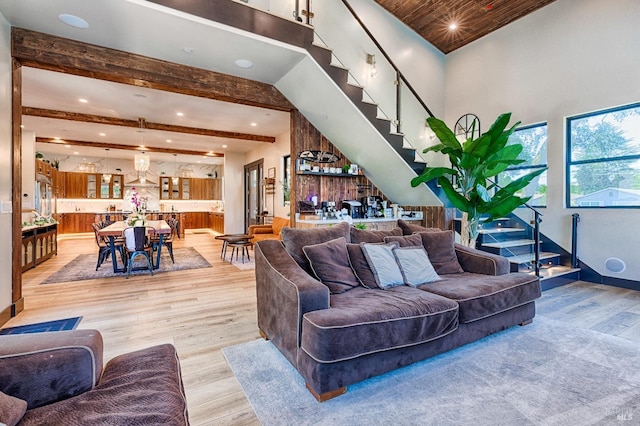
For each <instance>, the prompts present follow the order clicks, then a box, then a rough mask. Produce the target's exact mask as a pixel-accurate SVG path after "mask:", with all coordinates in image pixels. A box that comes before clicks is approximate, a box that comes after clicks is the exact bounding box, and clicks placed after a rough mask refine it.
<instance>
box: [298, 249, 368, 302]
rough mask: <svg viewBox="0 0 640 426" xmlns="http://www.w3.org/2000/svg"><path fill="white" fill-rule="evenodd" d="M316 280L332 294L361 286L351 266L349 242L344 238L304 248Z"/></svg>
mask: <svg viewBox="0 0 640 426" xmlns="http://www.w3.org/2000/svg"><path fill="white" fill-rule="evenodd" d="M302 251H303V252H304V254H305V256H306V257H307V259H308V260H309V264H310V266H311V269H312V270H313V273H314V274H315V276H316V278H318V280H320V282H321V283H322V284H324V285H326V286H327V287H329V291H330V292H331V294H337V293H342V292H344V291H347V290H351V289H352V288H353V287H358V286H360V282H359V281H358V278H357V277H356V275H355V273H354V272H353V270H352V269H351V265H350V264H349V254H348V253H347V240H345V239H344V237H340V238H336V239H335V240H330V241H327V242H326V243H320V244H314V245H311V246H305V247H303V248H302Z"/></svg>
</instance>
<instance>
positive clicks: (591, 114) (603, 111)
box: [565, 102, 640, 209]
mask: <svg viewBox="0 0 640 426" xmlns="http://www.w3.org/2000/svg"><path fill="white" fill-rule="evenodd" d="M636 108H640V102H634V103H631V104H625V105H619V106H615V107H610V108H604V109H600V110H596V111H591V112H585V113H582V114H578V115H572V116H568V117H566V118H565V140H566V143H565V147H566V150H567V152H566V155H565V208H567V209H638V208H640V206H616V205H611V206H595V205H594V206H585V205H571V167H572V166H581V165H588V164H596V163H608V162H615V161H629V160H640V153H638V154H634V155H623V156H618V157H607V158H605V157H601V158H598V159H593V158H592V159H588V160H577V161H573V151H572V149H571V123H572V122H573V121H575V120H581V119H584V118H589V117H594V116H598V115H606V114H609V113H613V112H618V111H624V110H628V109H636Z"/></svg>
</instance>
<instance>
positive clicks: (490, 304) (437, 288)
mask: <svg viewBox="0 0 640 426" xmlns="http://www.w3.org/2000/svg"><path fill="white" fill-rule="evenodd" d="M440 278H442V280H441V281H437V282H432V283H429V284H427V285H423V286H420V287H419V288H420V289H421V290H424V291H428V292H430V293H435V294H438V295H440V296H444V297H446V298H448V299H451V300H455V301H456V302H458V304H459V305H460V323H463V324H464V323H469V322H473V321H477V320H480V319H482V318H486V317H488V316H491V315H494V314H496V313H499V312H503V311H506V310H508V309H511V308H514V307H516V306H520V305H524V304H525V303H529V302H531V301H532V300H535V299H537V298H538V297H540V294H541V293H540V282H539V281H538V278H537V277H536V276H534V275H529V274H525V273H520V272H516V273H511V274H505V275H498V276H487V275H482V274H474V273H471V272H464V273H462V274H448V275H440Z"/></svg>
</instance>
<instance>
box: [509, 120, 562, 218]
mask: <svg viewBox="0 0 640 426" xmlns="http://www.w3.org/2000/svg"><path fill="white" fill-rule="evenodd" d="M543 126H544V127H546V128H547V142H546V144H547V147H546V152H547V154H548V152H549V123H548V122H547V121H541V122H539V123H533V124H527V125H525V126H520V127H517V128H516V129H515V130H514V131H513V133H516V132H518V131H522V130H529V129H533V128H536V127H543ZM512 136H513V135H512ZM508 145H509V143H508V142H507V146H508ZM548 167H549V162H548V155H547V158H545V162H544V164H539V165H526V166H511V167H508V168H507V169H506V170H505V171H504V172H502V173H505V172H512V171H519V170H530V171H534V170H537V169H544V168H547V172H548V171H549V169H548ZM502 173H500V174H502ZM498 184H500V176H498ZM548 187H549V184H548V180H547V188H548ZM534 195H535V192H534ZM532 198H533V197H532ZM530 202H531V200H529V202H528V203H527V204H529V205H530V206H531V207H533V208H536V209H544V208H546V207H547V199H546V197H545V203H544V205H540V206H535V205H533V204H530ZM522 207H527V206H525V205H521V206H519V207H518V208H522Z"/></svg>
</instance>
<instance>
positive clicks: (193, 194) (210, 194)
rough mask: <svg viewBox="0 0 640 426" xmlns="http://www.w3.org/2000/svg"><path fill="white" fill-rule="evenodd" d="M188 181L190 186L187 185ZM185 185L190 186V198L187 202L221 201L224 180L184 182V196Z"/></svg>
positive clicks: (183, 191)
mask: <svg viewBox="0 0 640 426" xmlns="http://www.w3.org/2000/svg"><path fill="white" fill-rule="evenodd" d="M187 181H188V184H187ZM185 185H187V186H188V189H187V191H188V195H187V196H188V197H189V198H183V199H185V200H187V199H188V200H221V199H222V180H221V179H213V178H204V179H202V178H188V179H184V180H183V182H182V188H183V190H182V194H183V196H184V194H185Z"/></svg>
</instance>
